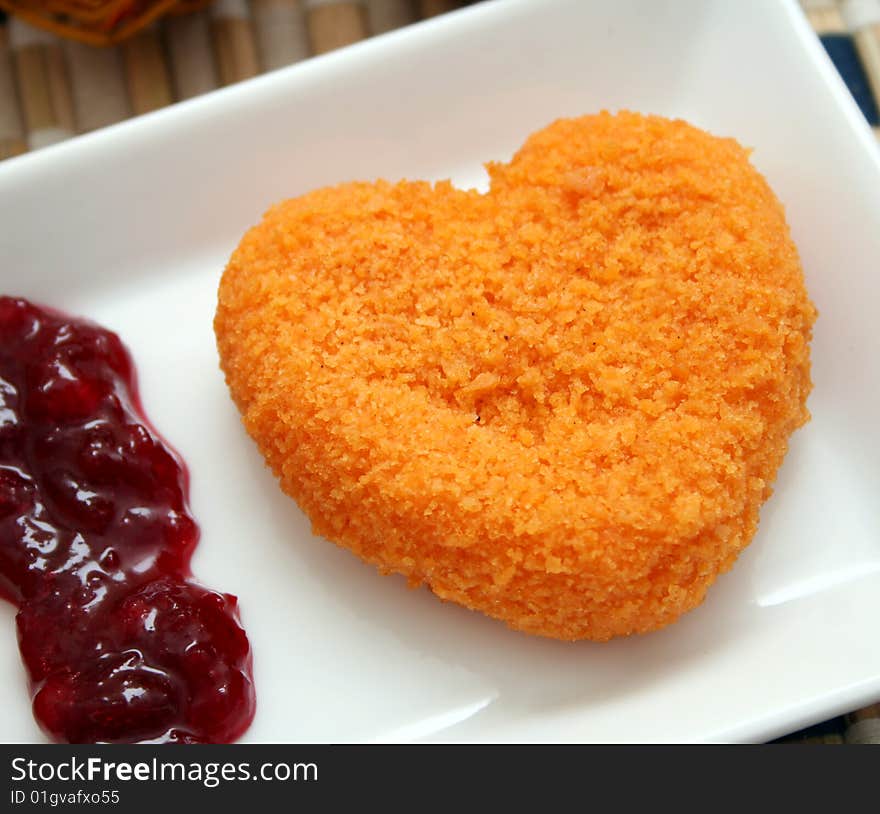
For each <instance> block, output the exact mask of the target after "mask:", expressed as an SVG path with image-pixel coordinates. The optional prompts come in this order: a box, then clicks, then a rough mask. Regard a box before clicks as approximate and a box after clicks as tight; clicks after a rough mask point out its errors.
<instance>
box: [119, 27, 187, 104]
mask: <svg viewBox="0 0 880 814" xmlns="http://www.w3.org/2000/svg"><path fill="white" fill-rule="evenodd" d="M122 54H123V61H124V63H125V79H126V85H127V87H128V99H129V104H130V105H131V110H132V113H133V114H134V115H135V116H137V115H140V114H142V113H149V112H150V111H151V110H158V109H159V108H161V107H165V106H166V105H170V104H171V103H172V102H173V101H174V95H173V93H172V91H171V76H170V74H169V72H168V66H167V64H166V63H165V50H164V48H163V47H162V40H161V39H160V37H159V32H158V29H156V28H149V29H146V30H145V31H141V32H140V33H138V34H135V36H134V37H133V38H132V39H130V40H126V42H125V43H123V45H122Z"/></svg>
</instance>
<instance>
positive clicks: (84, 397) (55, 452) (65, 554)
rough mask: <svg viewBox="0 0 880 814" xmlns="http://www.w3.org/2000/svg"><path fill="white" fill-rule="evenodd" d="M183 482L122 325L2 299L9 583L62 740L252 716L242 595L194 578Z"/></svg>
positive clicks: (229, 724) (37, 685)
mask: <svg viewBox="0 0 880 814" xmlns="http://www.w3.org/2000/svg"><path fill="white" fill-rule="evenodd" d="M187 486H188V484H187V475H186V470H185V468H184V467H183V465H182V463H181V461H180V460H179V459H178V458H177V457H176V455H175V453H174V452H172V451H171V450H170V449H169V448H168V446H167V445H166V444H165V443H163V441H162V440H161V439H160V438H159V437H158V436H157V434H156V433H155V432H153V431H152V430H151V429H150V428H149V426H148V424H147V422H146V420H145V418H144V417H143V414H142V412H141V410H140V405H139V402H138V399H137V394H136V390H135V385H134V370H133V368H132V363H131V360H130V358H129V356H128V353H127V352H126V350H125V348H124V347H123V346H122V343H121V342H120V341H119V338H118V337H117V336H116V335H115V334H113V333H111V332H109V331H106V330H103V329H101V328H99V327H97V326H95V325H92V324H90V323H88V322H85V321H82V320H76V319H71V318H69V317H65V316H62V315H60V314H58V313H55V312H52V311H48V310H44V309H41V308H37V307H36V306H34V305H32V304H30V303H29V302H27V301H25V300H22V299H13V298H10V297H0V593H2V594H3V595H5V596H6V597H7V598H8V599H9V600H10V601H12V602H14V603H15V604H17V605H18V606H19V612H18V616H17V623H18V634H19V644H20V647H21V655H22V658H23V660H24V664H25V666H26V668H27V671H28V674H29V676H30V680H31V682H32V686H33V694H34V695H33V706H34V714H35V716H36V718H37V720H38V721H39V722H40V724H41V725H42V726H43V728H44V729H45V730H46V731H47V732H48V733H49V734H50V735H51V736H52V737H53V738H55V739H57V740H62V741H68V742H72V743H99V742H100V743H104V742H112V743H119V742H125V743H130V742H144V741H150V742H157V741H158V742H177V743H198V742H212V743H218V742H229V741H233V740H235V739H236V738H237V737H238V736H239V735H241V734H242V733H243V732H244V730H245V729H247V727H248V725H249V724H250V722H251V720H252V719H253V715H254V704H255V699H254V687H253V680H252V678H251V652H250V645H249V643H248V640H247V636H246V635H245V632H244V630H243V629H242V628H241V625H240V624H239V622H238V616H237V609H236V599H235V597H234V596H230V595H229V594H221V593H217V592H216V591H212V590H210V589H208V588H205V587H203V586H201V585H199V584H198V583H196V582H194V581H193V580H192V578H191V574H190V570H189V561H190V556H191V555H192V552H193V549H194V548H195V545H196V542H197V540H198V537H199V530H198V527H197V526H196V524H195V522H194V521H193V519H192V518H191V517H190V515H189V510H188V507H187Z"/></svg>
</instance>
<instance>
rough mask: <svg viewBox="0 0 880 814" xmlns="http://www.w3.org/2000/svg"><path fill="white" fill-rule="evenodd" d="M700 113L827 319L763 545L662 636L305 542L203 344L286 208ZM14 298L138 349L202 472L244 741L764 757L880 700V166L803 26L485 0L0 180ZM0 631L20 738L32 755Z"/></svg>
mask: <svg viewBox="0 0 880 814" xmlns="http://www.w3.org/2000/svg"><path fill="white" fill-rule="evenodd" d="M602 108H609V109H619V108H630V109H635V110H641V111H645V112H654V113H660V114H664V115H667V116H680V117H683V118H686V119H688V120H690V121H692V122H693V123H695V124H697V125H699V126H701V127H704V128H706V129H708V130H710V131H712V132H715V133H718V134H722V135H731V136H734V137H736V138H738V139H739V140H740V141H741V142H743V143H744V144H747V145H751V146H753V147H754V148H755V152H754V161H755V164H756V165H757V166H758V167H759V168H760V169H761V171H763V172H764V173H765V174H766V176H767V177H768V179H769V181H770V183H771V185H772V186H773V187H774V189H775V190H776V192H777V194H778V195H779V196H780V197H781V199H782V200H783V202H784V203H785V205H786V207H787V212H788V216H789V219H790V222H791V224H792V228H793V232H794V237H795V240H796V242H797V244H798V246H799V248H800V250H801V253H802V257H803V261H804V265H805V269H806V274H807V281H808V286H809V289H810V292H811V295H812V297H813V299H814V300H815V302H816V304H817V305H818V307H819V311H820V318H819V322H818V324H817V328H816V334H815V343H814V363H815V366H814V379H815V391H814V393H813V396H812V398H811V400H810V406H811V408H812V411H813V416H814V417H813V421H812V423H810V424H809V425H808V426H807V427H806V428H805V429H803V430H801V431H799V432H798V433H797V434H796V436H795V438H794V441H793V444H792V447H791V451H790V453H789V456H788V458H787V460H786V462H785V464H784V466H783V469H782V472H781V475H780V477H779V480H778V482H777V490H776V494H775V495H774V497H773V498H772V499H771V500H770V502H769V503H768V504H767V505H766V507H765V510H764V512H763V515H762V521H761V528H760V532H759V533H758V536H757V537H756V539H755V540H754V542H753V543H752V545H751V547H750V548H749V549H748V550H747V551H746V553H745V554H744V555H743V556H742V557H741V559H740V561H739V562H738V564H737V565H736V567H735V568H734V570H733V571H732V572H731V573H730V574H728V575H726V576H724V577H722V578H721V579H720V580H719V582H718V583H717V584H716V585H715V586H714V588H713V589H712V590H711V591H710V593H709V597H708V600H707V601H706V602H705V604H704V605H703V606H702V607H700V608H699V609H697V610H696V611H694V612H693V613H691V614H689V615H688V616H686V617H685V618H684V619H682V620H681V621H680V622H678V623H677V624H675V625H673V626H672V627H670V628H667V629H666V630H663V631H661V632H659V633H654V634H651V635H648V636H644V637H637V638H630V639H627V640H618V641H614V642H611V643H608V644H591V643H580V644H563V643H559V642H553V641H545V640H541V639H537V638H530V637H527V636H525V635H522V634H517V633H513V632H510V631H508V630H507V629H506V628H505V627H504V626H503V625H502V624H501V623H498V622H494V621H491V620H489V619H486V618H483V617H482V616H479V615H477V614H474V613H470V612H468V611H465V610H463V609H461V608H458V607H455V606H452V605H447V604H443V603H441V602H439V601H437V600H436V599H434V598H433V597H432V596H431V595H430V594H428V593H427V591H424V590H422V591H415V592H413V591H408V590H407V589H406V588H405V587H404V584H403V581H402V580H401V579H397V578H387V579H382V578H379V577H378V576H377V575H376V574H375V573H374V571H373V570H372V569H371V568H369V567H366V566H364V565H362V564H361V563H360V562H359V561H358V560H356V559H355V558H354V557H353V556H352V555H350V554H349V553H347V552H344V551H342V550H340V549H337V548H336V547H335V546H333V545H331V544H329V543H327V542H324V541H321V540H315V539H312V538H311V535H310V533H309V529H308V523H307V521H306V519H305V518H304V516H303V515H302V514H301V513H300V511H299V509H298V508H297V507H296V506H295V505H294V504H293V503H292V502H291V501H290V500H288V499H287V498H285V497H284V496H283V495H282V494H281V492H280V491H279V490H278V488H277V486H276V484H275V481H274V479H273V478H272V477H271V475H270V473H269V472H268V471H267V470H266V469H265V468H264V466H263V464H262V461H261V459H260V457H259V455H258V453H257V452H256V449H255V447H254V446H253V445H252V443H251V442H250V440H249V439H248V438H247V437H246V436H245V434H244V432H243V430H242V429H241V427H240V424H239V420H238V416H237V414H236V411H235V409H234V408H233V406H232V404H231V402H230V400H229V398H228V395H227V392H226V389H225V385H224V382H223V379H222V377H221V374H220V372H219V369H218V366H217V354H216V350H215V346H214V338H213V333H212V327H211V320H212V316H213V309H214V303H215V297H216V288H217V283H218V280H219V277H220V273H221V271H222V269H223V266H224V263H225V260H226V258H227V257H228V255H229V253H230V251H231V250H232V249H233V247H234V246H235V244H236V243H237V241H238V239H239V238H240V236H241V235H242V234H243V232H244V231H245V229H246V228H247V227H248V226H250V225H251V224H252V223H254V222H255V221H256V220H257V219H258V218H259V216H260V215H261V213H262V212H263V211H264V210H265V209H266V208H267V206H268V205H269V204H270V203H272V202H274V201H276V200H278V199H281V198H284V197H288V196H292V195H296V194H299V193H302V192H305V191H306V190H308V189H311V188H313V187H317V186H322V185H325V184H329V183H332V182H337V181H342V180H350V179H362V178H367V179H369V178H375V177H378V176H384V177H387V178H393V179H396V178H402V177H407V178H430V179H435V178H442V177H452V178H453V180H454V181H455V182H456V183H458V184H463V185H481V184H483V183H484V180H485V176H484V173H483V171H482V169H481V165H482V163H483V162H484V161H487V160H489V159H506V158H508V157H509V156H510V155H511V153H512V152H513V151H514V150H515V148H516V147H517V146H518V145H519V144H520V143H521V142H522V141H523V140H524V139H525V137H526V136H527V135H528V134H529V133H530V132H531V131H533V130H536V129H538V128H540V127H542V126H544V125H546V124H548V123H549V122H551V121H552V120H553V119H555V118H557V117H560V116H568V115H578V114H583V113H587V112H594V111H597V110H599V109H602ZM0 212H2V217H0V241H2V259H3V264H2V268H0V291H3V292H4V293H10V294H18V295H23V296H27V297H30V298H33V299H35V300H37V301H41V302H44V303H47V304H50V305H53V306H56V307H60V308H62V309H64V310H66V311H69V312H71V313H74V314H81V315H84V316H88V317H91V318H93V319H95V320H98V321H99V322H101V323H103V324H105V325H107V326H108V327H110V328H112V329H114V330H116V331H118V332H119V333H120V334H121V335H122V337H123V340H124V341H125V342H126V343H127V344H128V346H129V347H130V348H131V350H132V352H133V354H134V357H135V360H136V362H137V365H138V368H139V371H140V380H141V390H142V396H143V401H144V404H145V407H146V411H147V414H148V415H149V416H150V418H151V419H152V420H153V422H154V423H155V425H156V426H157V427H158V428H159V430H160V432H162V433H163V434H164V435H165V437H166V438H168V440H169V441H170V442H171V443H172V444H173V445H174V446H175V447H177V449H179V450H180V451H181V453H182V454H183V456H184V458H185V459H186V461H187V462H188V464H189V466H190V469H191V472H192V507H193V511H194V513H195V516H196V518H197V519H198V521H199V522H200V524H201V526H202V532H203V534H202V543H201V545H200V547H199V549H198V551H197V554H196V557H195V559H194V562H193V566H194V570H195V573H196V575H197V577H199V578H200V579H201V580H203V581H204V582H206V583H207V584H208V585H211V586H215V587H218V588H221V589H223V590H227V591H230V592H233V593H236V594H238V596H239V597H240V600H241V608H242V615H243V620H244V623H245V626H246V628H247V630H248V633H249V635H250V638H251V641H252V642H253V646H254V652H255V672H256V681H257V690H258V705H259V710H258V713H257V717H256V720H255V721H254V724H253V726H252V728H251V729H250V730H249V732H248V733H247V735H246V736H245V740H246V741H373V740H395V741H399V740H409V739H420V738H421V739H439V740H455V741H470V740H479V741H507V740H517V741H519V740H526V741H533V740H545V741H718V740H724V741H731V740H734V741H738V740H764V739H769V738H771V737H774V736H776V735H779V734H782V733H784V732H787V731H792V730H794V729H797V728H799V727H800V726H803V725H806V724H808V723H811V722H814V721H818V720H821V719H824V718H827V717H830V716H832V715H834V714H837V713H840V712H843V711H845V710H847V709H852V708H855V707H857V706H859V705H861V704H865V703H868V702H870V701H874V700H876V699H877V698H880V647H878V644H877V637H876V625H877V618H878V611H880V508H878V507H880V500H878V499H877V495H878V494H880V454H878V453H880V440H878V439H880V434H878V433H877V430H876V415H875V412H876V409H877V405H878V404H880V364H878V361H877V360H878V359H880V330H878V328H877V307H878V305H880V275H878V274H877V262H878V259H880V223H878V214H880V151H878V149H877V146H876V144H875V143H874V140H873V137H872V135H871V133H870V130H869V129H868V127H867V125H866V124H865V123H864V122H863V121H862V120H861V117H860V114H859V113H858V111H857V109H856V107H855V105H854V104H853V103H852V101H851V99H850V98H849V96H848V94H847V92H846V90H845V88H844V86H843V84H842V82H841V81H840V79H839V77H838V76H837V74H836V73H835V72H834V69H833V67H832V66H831V64H830V62H829V61H828V60H827V58H826V57H825V55H824V52H823V51H822V49H821V47H820V45H819V43H818V41H817V40H816V38H815V36H814V34H813V32H812V31H811V30H810V29H809V27H808V25H807V23H806V21H805V20H804V19H803V18H802V17H801V15H800V12H799V10H798V8H797V6H796V5H795V3H794V2H791V1H790V2H766V0H742V1H741V2H736V3H732V2H729V0H652V1H651V2H648V1H647V0H607V2H598V1H597V2H586V1H585V0H541V2H539V1H538V0H506V1H504V2H485V3H481V4H478V5H476V6H473V7H471V8H468V9H465V10H462V11H460V12H456V13H453V14H450V15H448V16H445V17H442V18H440V19H437V20H434V21H430V22H427V23H423V24H419V25H416V26H413V27H411V28H409V29H406V30H403V31H399V32H396V33H393V34H389V35H386V36H383V37H379V38H376V39H374V40H370V41H367V42H365V43H362V44H359V45H357V46H354V47H351V48H348V49H345V50H344V51H341V52H337V53H334V54H331V55H328V56H324V57H320V58H316V59H313V60H310V61H308V62H306V63H303V64H301V65H298V66H293V67H291V68H289V69H285V70H282V71H279V72H276V73H273V74H270V75H266V76H263V77H260V78H257V79H255V80H252V81H250V82H247V83H244V84H242V85H239V86H236V87H233V88H229V89H225V90H221V91H218V92H216V93H212V94H210V95H208V96H206V97H203V98H201V99H197V100H195V101H192V102H189V103H185V104H181V105H178V106H175V107H173V108H169V109H166V110H164V111H161V112H158V113H155V114H152V115H149V116H146V117H143V118H140V119H138V120H136V121H133V122H127V123H124V124H121V125H118V126H116V127H113V128H110V129H107V130H105V131H102V132H98V133H95V134H93V135H91V136H87V137H83V138H80V139H76V140H73V141H71V142H68V143H66V144H62V145H59V146H57V147H52V148H48V149H46V150H44V151H41V152H38V153H36V154H33V155H29V156H24V157H22V158H18V159H13V160H11V161H8V162H5V163H4V164H3V165H2V166H0ZM13 615H14V612H13V609H12V608H11V607H10V606H8V605H5V606H3V609H2V618H0V699H2V701H3V709H4V713H3V727H2V738H3V739H5V740H7V741H39V740H42V735H41V734H40V731H39V730H38V728H37V726H36V725H35V724H34V721H33V719H32V717H31V711H30V706H29V703H28V699H27V691H26V688H25V679H24V674H23V670H22V668H21V666H20V663H19V657H18V650H17V647H16V643H15V635H14V625H13Z"/></svg>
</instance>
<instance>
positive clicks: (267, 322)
mask: <svg viewBox="0 0 880 814" xmlns="http://www.w3.org/2000/svg"><path fill="white" fill-rule="evenodd" d="M488 169H489V173H490V175H491V189H490V191H489V192H488V193H486V194H479V193H477V192H474V191H461V190H458V189H455V188H453V187H452V186H451V185H450V184H448V183H439V184H436V185H434V186H432V185H430V184H428V183H409V182H402V183H399V184H394V185H392V184H389V183H385V182H377V183H352V184H344V185H342V186H338V187H333V188H328V189H319V190H317V191H314V192H311V193H309V194H307V195H304V196H302V197H300V198H296V199H293V200H289V201H285V202H284V203H281V204H279V205H277V206H275V207H274V208H272V209H271V210H270V211H269V212H268V213H267V214H266V216H265V218H264V219H263V221H262V223H260V224H259V225H258V226H256V227H254V228H253V229H251V230H250V231H249V232H248V233H247V234H246V235H245V237H244V239H243V240H242V242H241V244H240V245H239V247H238V248H237V250H236V251H235V253H234V254H233V256H232V259H231V260H230V262H229V265H228V267H227V268H226V271H225V273H224V275H223V279H222V282H221V284H220V292H219V304H218V308H217V314H216V319H215V329H216V334H217V340H218V347H219V351H220V359H221V364H222V367H223V370H224V371H225V374H226V378H227V382H228V384H229V388H230V391H231V393H232V397H233V399H234V400H235V403H236V404H237V405H238V407H239V409H240V411H241V413H242V415H243V418H244V424H245V427H246V428H247V431H248V432H249V433H250V434H251V436H253V438H254V440H255V441H256V442H257V444H258V445H259V448H260V450H261V451H262V453H263V455H264V456H265V457H266V460H267V461H268V463H269V465H270V466H271V467H272V469H273V470H274V472H275V473H276V475H277V476H278V478H279V479H280V481H281V486H282V488H283V489H284V490H285V491H286V492H287V493H288V494H289V495H291V496H292V497H293V498H294V499H295V500H296V501H297V502H298V503H299V505H300V506H301V507H302V508H303V510H304V511H305V512H306V513H307V514H308V516H309V517H310V518H311V520H312V523H313V526H314V530H315V532H316V533H317V534H320V535H323V536H325V537H327V538H329V539H330V540H333V541H335V542H336V543H339V544H341V545H343V546H346V547H347V548H349V549H351V550H352V551H354V552H355V553H356V554H358V555H359V556H360V557H362V558H363V559H365V560H366V561H368V562H370V563H373V564H375V565H376V566H378V567H379V569H380V570H381V571H383V572H399V573H402V574H405V575H406V576H407V577H408V578H409V580H410V582H411V583H412V584H422V583H424V584H427V585H428V586H429V587H430V588H431V590H432V591H434V593H435V594H437V595H438V596H440V597H442V598H443V599H448V600H452V601H454V602H458V603H460V604H462V605H465V606H466V607H468V608H473V609H475V610H480V611H482V612H484V613H486V614H489V615H490V616H494V617H497V618H499V619H503V620H504V621H505V622H507V623H508V624H509V625H510V626H511V627H513V628H516V629H518V630H523V631H527V632H529V633H536V634H541V635H545V636H552V637H555V638H560V639H581V638H587V639H595V640H604V639H608V638H611V637H613V636H617V635H624V634H629V633H635V632H644V631H649V630H653V629H656V628H659V627H662V626H663V625H666V624H668V623H669V622H672V621H674V620H675V619H676V618H678V617H679V616H680V615H681V614H682V613H683V612H685V611H687V610H689V609H691V608H693V607H694V606H696V605H697V604H699V603H700V602H701V601H702V599H703V597H704V595H705V593H706V589H707V588H708V586H709V585H710V584H711V583H712V581H713V580H714V579H715V578H716V577H717V576H718V574H719V573H720V572H722V571H725V570H726V569H728V568H729V567H730V566H731V564H732V563H733V561H734V559H735V558H736V556H737V554H738V553H739V552H740V551H741V550H742V549H743V547H744V546H746V545H747V544H748V542H749V541H750V539H751V538H752V536H753V535H754V533H755V530H756V527H757V522H758V512H759V508H760V506H761V504H762V502H763V501H764V500H765V499H766V498H767V497H768V496H769V495H770V491H771V489H770V485H771V483H772V481H773V479H774V477H775V475H776V471H777V469H778V467H779V465H780V464H781V462H782V459H783V456H784V454H785V451H786V447H787V441H788V437H789V435H790V434H791V432H792V431H793V430H794V429H795V428H797V427H799V426H800V425H802V424H803V423H805V421H806V420H807V419H808V413H807V410H806V407H805V401H806V397H807V394H808V392H809V390H810V387H811V384H810V375H809V344H808V343H809V339H810V334H811V328H812V324H813V321H814V319H815V310H814V308H813V306H812V305H811V303H810V301H809V299H808V297H807V294H806V291H805V289H804V282H803V275H802V271H801V267H800V264H799V261H798V255H797V252H796V250H795V247H794V245H793V243H792V241H791V238H790V236H789V229H788V226H787V225H786V222H785V217H784V213H783V209H782V206H781V205H780V203H779V202H778V201H777V199H776V198H775V196H774V195H773V193H772V191H771V190H770V188H769V187H768V185H767V183H766V182H765V181H764V179H763V178H762V177H761V175H760V174H759V173H758V172H757V171H756V170H755V169H754V168H753V167H752V166H751V164H750V163H749V160H748V154H747V152H746V150H744V149H743V148H742V147H740V146H739V145H738V144H737V143H736V142H735V141H733V140H731V139H721V138H716V137H713V136H710V135H708V134H707V133H704V132H702V131H700V130H698V129H696V128H694V127H692V126H690V125H688V124H686V123H684V122H681V121H670V120H667V119H663V118H660V117H653V116H641V115H638V114H633V113H620V114H616V115H611V114H608V113H602V114H599V115H596V116H587V117H584V118H579V119H574V120H562V121H558V122H556V123H554V124H552V125H551V126H549V127H547V128H546V129H544V130H542V131H540V132H538V133H536V134H534V135H533V136H532V137H531V138H530V139H529V140H528V141H527V142H526V144H525V146H524V147H523V148H522V149H521V150H520V151H519V152H518V153H517V155H516V156H515V157H514V159H513V160H512V161H511V163H510V164H491V165H489V167H488Z"/></svg>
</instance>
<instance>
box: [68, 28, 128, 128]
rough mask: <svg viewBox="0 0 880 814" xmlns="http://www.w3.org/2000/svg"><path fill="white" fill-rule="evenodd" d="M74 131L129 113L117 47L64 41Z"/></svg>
mask: <svg viewBox="0 0 880 814" xmlns="http://www.w3.org/2000/svg"><path fill="white" fill-rule="evenodd" d="M65 56H66V57H67V68H68V75H69V77H70V86H71V92H72V94H73V107H74V112H75V116H76V126H77V132H79V133H88V132H89V131H90V130H97V129H98V128H99V127H106V126H107V125H110V124H115V123H116V122H120V121H122V120H123V119H127V118H128V117H129V116H131V108H130V107H129V104H128V95H127V92H126V87H125V74H124V71H123V67H122V55H121V54H120V52H119V49H118V48H115V47H114V48H93V47H91V46H89V45H84V44H83V43H80V42H67V43H65Z"/></svg>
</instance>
